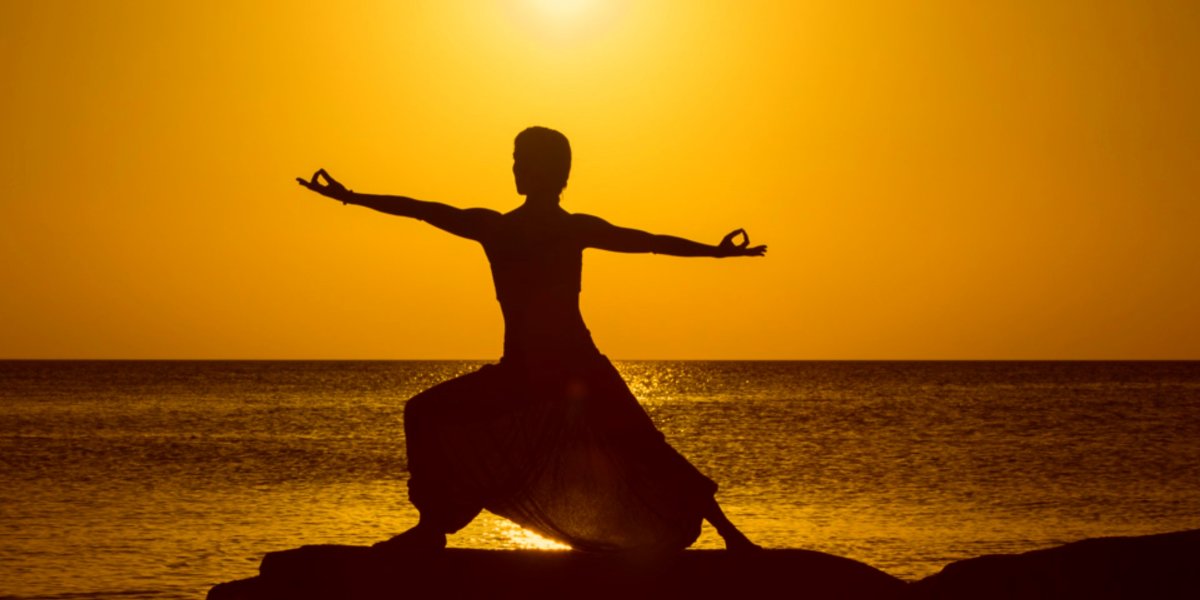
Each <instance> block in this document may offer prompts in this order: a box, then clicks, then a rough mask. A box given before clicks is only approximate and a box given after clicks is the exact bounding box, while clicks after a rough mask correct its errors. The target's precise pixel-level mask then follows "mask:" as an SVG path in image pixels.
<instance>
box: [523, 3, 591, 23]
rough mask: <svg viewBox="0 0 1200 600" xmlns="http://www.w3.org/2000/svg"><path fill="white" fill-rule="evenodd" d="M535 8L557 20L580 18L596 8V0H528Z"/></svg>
mask: <svg viewBox="0 0 1200 600" xmlns="http://www.w3.org/2000/svg"><path fill="white" fill-rule="evenodd" d="M528 1H529V4H531V5H532V7H533V9H534V10H537V11H538V12H540V13H542V14H544V15H546V17H547V18H550V19H555V20H564V21H565V20H571V19H579V18H582V17H585V16H587V13H588V12H590V11H593V10H595V9H596V5H597V4H598V2H597V1H596V0H528Z"/></svg>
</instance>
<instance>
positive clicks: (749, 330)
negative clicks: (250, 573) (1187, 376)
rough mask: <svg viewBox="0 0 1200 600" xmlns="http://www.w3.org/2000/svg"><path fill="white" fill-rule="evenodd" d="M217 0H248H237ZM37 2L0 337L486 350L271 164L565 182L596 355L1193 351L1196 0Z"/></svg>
mask: <svg viewBox="0 0 1200 600" xmlns="http://www.w3.org/2000/svg"><path fill="white" fill-rule="evenodd" d="M243 4H245V5H249V6H243ZM913 4H915V3H903V2H891V1H880V2H873V1H866V2H853V3H848V2H840V1H827V2H826V1H819V2H801V1H797V2H743V1H739V2H734V1H732V0H731V1H729V2H691V1H687V0H678V1H672V2H667V1H663V2H640V1H639V2H635V1H632V0H627V1H612V2H603V1H601V0H592V1H590V2H589V1H588V0H574V1H568V2H560V3H554V2H552V1H547V0H543V1H540V2H539V1H537V0H511V1H508V2H488V1H483V0H480V1H475V2H467V1H460V0H455V1H446V0H430V1H427V2H399V1H394V0H393V1H388V2H369V3H352V2H344V3H343V2H337V3H331V2H320V3H317V2H313V3H308V4H307V5H305V3H301V2H277V3H276V2H265V1H264V2H247V3H241V2H216V3H201V2H182V1H179V2H175V1H171V2H167V1H146V2H59V1H41V2H25V3H16V4H12V5H11V6H7V7H6V11H5V12H6V18H5V19H3V20H0V30H2V35H0V45H2V47H0V50H2V52H0V63H2V66H3V74H4V76H3V77H4V82H3V90H4V92H3V94H0V105H2V112H0V119H3V123H2V125H3V131H4V135H3V141H2V142H0V153H2V155H0V282H2V283H3V286H4V293H3V294H0V357H9V358H51V357H58V358H495V357H497V356H498V355H499V352H500V339H501V329H500V327H501V322H500V313H499V308H498V306H497V305H496V303H495V300H494V298H493V294H492V290H491V282H490V278H489V275H488V270H487V264H486V261H485V259H484V256H483V253H482V251H481V250H480V249H479V247H478V246H477V245H475V244H474V243H472V242H468V241H464V240H461V239H457V238H453V237H451V236H449V235H447V234H444V233H441V232H439V231H437V230H434V229H432V228H430V227H428V226H427V225H424V224H421V223H418V222H415V221H407V220H404V219H399V218H392V217H386V216H384V215H380V214H376V213H371V212H370V211H368V210H366V209H362V208H355V207H343V206H341V205H340V204H338V203H336V202H333V201H330V200H327V199H323V198H320V197H318V196H316V195H314V194H311V193H309V192H306V191H305V190H303V189H301V188H300V187H298V186H297V185H296V184H295V183H294V182H293V177H294V176H297V175H308V174H310V173H311V172H312V171H313V170H314V169H316V168H317V167H325V168H327V169H329V171H330V172H331V173H332V174H334V175H335V176H337V177H339V178H340V179H342V180H343V181H344V182H345V183H346V184H347V185H348V186H350V187H351V188H353V189H355V190H357V191H363V192H376V193H396V194H405V195H410V196H414V197H417V198H424V199H431V200H440V201H444V202H449V203H452V204H456V205H459V206H485V207H490V208H496V209H502V210H503V209H509V208H512V207H514V206H516V204H517V203H518V202H519V201H520V198H519V197H518V196H517V195H516V194H515V190H514V188H513V185H512V181H511V172H510V166H511V164H510V160H511V159H510V156H511V144H512V138H513V136H514V135H515V134H516V133H517V132H518V131H520V130H521V129H522V128H524V127H525V126H527V125H533V124H539V125H546V126H550V127H554V128H557V129H560V130H561V131H563V132H564V133H566V134H567V136H568V137H570V139H571V141H572V145H573V147H574V150H575V170H574V171H573V173H572V177H571V183H570V186H569V187H568V188H567V190H566V193H565V195H564V199H563V202H564V207H566V208H567V209H568V210H572V211H581V212H588V213H593V214H598V215H601V216H603V217H605V218H606V219H608V220H609V221H611V222H613V223H616V224H620V225H624V226H631V227H639V228H643V229H647V230H650V231H653V232H656V233H672V234H676V235H682V236H686V237H691V238H693V239H698V240H702V241H706V242H709V243H715V242H717V241H718V240H719V239H720V237H721V236H722V235H723V234H724V233H726V232H727V231H728V230H730V229H733V228H736V227H745V228H746V229H747V230H749V232H750V234H751V237H752V241H754V242H755V243H766V244H769V245H770V253H769V254H768V256H767V258H765V259H727V260H713V259H682V258H672V257H662V256H649V255H647V256H638V255H617V254H605V253H603V252H599V251H595V250H591V251H589V252H588V253H587V254H586V255H585V267H584V269H585V271H584V291H583V296H582V304H583V310H584V316H585V317H586V319H587V320H588V323H589V326H590V328H591V330H592V333H593V336H594V338H595V339H596V341H597V343H598V345H599V346H600V348H601V350H603V351H604V352H605V353H606V354H608V355H609V356H610V357H612V358H617V359H622V358H625V359H634V358H729V359H760V358H763V359H765V358H780V359H875V358H885V359H929V358H950V359H957V358H964V359H991V358H997V359H1009V358H1013V359H1016V358H1049V359H1057V358H1064V359H1086V358H1190V359H1200V310H1197V308H1196V307H1197V306H1200V283H1198V282H1200V266H1198V265H1200V242H1198V241H1197V233H1198V232H1200V202H1198V200H1200V111H1197V110H1196V107H1197V106H1200V75H1197V73H1200V71H1198V70H1197V68H1196V65H1197V59H1198V58H1200V4H1198V3H1196V2H1193V1H1187V0H1180V1H1175V2H1153V1H1149V2H1120V3H1116V2H1113V3H1110V2H1095V1H1086V2H1084V1H1079V2H1075V1H1068V0H1064V1H1060V2H1052V3H1044V2H1034V1H1016V2H1013V1H1003V2H1001V1H996V2H978V3H977V2H961V1H958V0H953V1H951V0H934V1H931V2H923V3H919V4H920V6H914V5H913Z"/></svg>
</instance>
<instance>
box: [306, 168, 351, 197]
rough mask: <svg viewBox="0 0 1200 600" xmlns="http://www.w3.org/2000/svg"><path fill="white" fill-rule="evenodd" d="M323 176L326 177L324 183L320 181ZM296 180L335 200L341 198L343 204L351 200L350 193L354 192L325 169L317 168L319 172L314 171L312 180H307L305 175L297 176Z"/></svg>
mask: <svg viewBox="0 0 1200 600" xmlns="http://www.w3.org/2000/svg"><path fill="white" fill-rule="evenodd" d="M321 177H324V178H325V183H324V184H322V183H321V181H320V178H321ZM296 182H297V183H299V184H300V185H302V186H304V187H306V188H308V189H310V190H312V191H314V192H316V193H318V194H321V195H322V196H327V197H329V198H333V199H334V200H341V201H342V204H345V203H346V202H347V201H349V199H350V195H351V194H353V193H354V192H352V191H350V190H348V189H346V186H344V185H342V184H340V183H338V181H337V180H336V179H334V178H332V177H330V176H329V173H326V172H325V169H317V172H316V173H313V176H312V180H306V179H304V178H303V177H297V178H296Z"/></svg>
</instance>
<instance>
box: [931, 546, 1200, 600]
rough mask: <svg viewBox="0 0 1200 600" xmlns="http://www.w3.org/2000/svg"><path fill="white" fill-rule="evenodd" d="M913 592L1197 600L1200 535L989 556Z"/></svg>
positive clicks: (951, 568)
mask: <svg viewBox="0 0 1200 600" xmlns="http://www.w3.org/2000/svg"><path fill="white" fill-rule="evenodd" d="M909 587H910V592H909V594H910V598H912V600H949V599H957V598H972V599H976V600H1010V599H1011V600H1018V599H1020V600H1042V599H1045V600H1050V599H1054V600H1063V599H1074V598H1079V599H1083V598H1087V599H1088V600H1110V599H1112V600H1116V599H1126V598H1127V599H1130V600H1134V599H1137V600H1141V599H1158V600H1163V599H1175V598H1178V599H1180V600H1183V599H1187V600H1194V599H1196V598H1200V530H1191V531H1180V532H1176V533H1164V534H1161V535H1148V536H1141V537H1111V538H1095V539H1088V540H1083V541H1081V542H1074V543H1071V544H1066V545H1064V546H1057V547H1054V548H1047V549H1045V550H1034V551H1032V552H1026V553H1024V554H1004V555H992V556H981V557H979V558H972V559H968V560H962V561H959V562H956V563H951V564H950V565H948V566H947V567H946V568H944V569H942V571H941V572H940V573H937V574H936V575H931V576H929V577H926V578H925V579H922V580H921V581H918V582H916V583H914V584H912V585H911V586H909Z"/></svg>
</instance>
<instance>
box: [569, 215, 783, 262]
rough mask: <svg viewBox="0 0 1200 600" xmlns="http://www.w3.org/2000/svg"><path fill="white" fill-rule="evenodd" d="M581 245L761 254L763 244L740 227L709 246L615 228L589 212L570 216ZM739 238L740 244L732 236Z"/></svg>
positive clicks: (682, 253)
mask: <svg viewBox="0 0 1200 600" xmlns="http://www.w3.org/2000/svg"><path fill="white" fill-rule="evenodd" d="M573 218H574V219H575V222H576V223H577V224H578V227H579V229H580V233H581V235H582V237H583V241H584V245H585V246H586V247H588V248H599V249H601V250H612V251H613V252H652V253H654V254H669V255H671V256H711V257H714V258H725V257H728V256H762V255H764V254H766V253H767V247H766V246H751V245H750V235H749V234H748V233H746V230H744V229H736V230H734V231H731V232H730V233H729V234H728V235H726V236H725V237H724V238H723V239H722V240H721V243H720V244H717V245H716V246H710V245H708V244H702V243H700V242H693V241H692V240H687V239H684V238H681V237H675V236H673V235H657V234H653V233H649V232H646V231H642V230H640V229H629V228H626V227H617V226H616V225H613V224H611V223H609V222H608V221H605V220H604V219H601V218H599V217H593V216H591V215H579V214H577V215H574V217H573ZM739 235H740V236H741V237H742V240H741V243H735V242H734V239H736V238H737V237H738V236H739Z"/></svg>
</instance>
